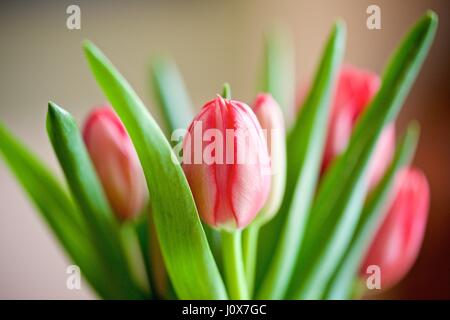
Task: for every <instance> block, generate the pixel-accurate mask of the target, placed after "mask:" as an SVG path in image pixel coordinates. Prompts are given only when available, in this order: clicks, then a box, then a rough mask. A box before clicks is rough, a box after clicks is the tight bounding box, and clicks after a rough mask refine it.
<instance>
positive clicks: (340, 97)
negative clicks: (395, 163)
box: [322, 66, 395, 188]
mask: <svg viewBox="0 0 450 320" xmlns="http://www.w3.org/2000/svg"><path fill="white" fill-rule="evenodd" d="M379 86H380V78H379V77H378V76H377V75H376V74H374V73H371V72H368V71H363V70H359V69H357V68H355V67H352V66H344V67H343V68H342V70H341V72H340V74H339V78H338V82H337V87H336V91H335V95H334V100H333V102H332V109H331V116H330V121H329V126H328V137H327V141H326V145H325V151H324V159H323V163H322V172H324V171H325V170H326V168H327V167H328V165H329V164H330V163H331V162H332V160H333V159H334V158H335V157H336V156H338V155H339V154H340V153H342V152H343V151H344V150H345V148H346V147H347V143H348V141H349V139H350V136H351V134H352V130H353V127H354V126H355V124H356V122H357V120H358V118H359V116H360V115H361V114H362V113H363V111H364V109H365V108H366V107H367V106H368V104H369V102H370V101H371V100H372V98H373V97H374V95H375V94H376V93H377V91H378V88H379ZM394 146H395V129H394V125H393V124H391V125H389V126H387V127H386V128H385V129H384V130H383V131H382V133H381V135H380V138H379V140H378V142H377V145H376V147H375V150H374V153H373V157H372V160H371V162H370V164H369V169H368V180H369V182H368V183H369V187H370V188H372V187H374V186H375V185H376V184H377V183H378V181H379V180H380V179H381V177H382V176H383V174H384V172H385V170H386V169H387V167H388V166H389V163H390V161H391V159H392V157H393V154H394Z"/></svg>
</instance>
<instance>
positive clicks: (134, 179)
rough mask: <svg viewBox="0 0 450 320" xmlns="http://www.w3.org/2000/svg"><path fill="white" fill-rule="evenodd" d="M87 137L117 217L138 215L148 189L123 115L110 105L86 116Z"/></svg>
mask: <svg viewBox="0 0 450 320" xmlns="http://www.w3.org/2000/svg"><path fill="white" fill-rule="evenodd" d="M83 138H84V141H85V144H86V147H87V150H88V152H89V155H90V157H91V160H92V162H93V164H94V167H95V169H96V171H97V174H98V177H99V179H100V182H101V183H102V185H103V189H104V191H105V193H106V196H107V198H108V200H109V203H110V205H111V207H112V209H113V210H114V212H115V213H116V215H117V217H118V218H119V219H121V220H124V219H128V218H132V217H134V216H136V215H137V214H138V213H139V212H140V211H141V210H142V209H143V207H144V205H145V203H146V201H147V198H148V191H147V187H146V184H145V178H144V173H143V171H142V167H141V164H140V162H139V159H138V156H137V154H136V150H135V149H134V146H133V144H132V142H131V140H130V137H129V136H128V133H127V132H126V130H125V127H124V126H123V124H122V122H121V121H120V119H119V117H118V116H117V115H116V114H115V113H114V111H113V110H112V109H111V108H110V107H101V108H98V109H95V110H93V111H92V112H91V113H90V114H89V116H88V118H87V119H86V122H85V125H84V129H83Z"/></svg>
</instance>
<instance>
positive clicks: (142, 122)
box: [84, 42, 227, 299]
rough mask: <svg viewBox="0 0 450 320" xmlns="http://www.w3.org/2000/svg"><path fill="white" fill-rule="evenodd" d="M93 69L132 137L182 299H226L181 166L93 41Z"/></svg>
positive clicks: (167, 261) (88, 47) (89, 46)
mask: <svg viewBox="0 0 450 320" xmlns="http://www.w3.org/2000/svg"><path fill="white" fill-rule="evenodd" d="M84 49H85V53H86V56H87V59H88V61H89V64H90V66H91V69H92V71H93V73H94V75H95V78H96V79H97V81H98V83H99V84H100V86H101V87H102V89H103V91H104V92H105V94H106V96H107V97H108V99H109V101H110V102H111V104H112V106H113V107H114V108H115V110H116V112H117V113H118V115H119V116H120V118H121V119H122V121H123V123H124V124H125V127H126V129H127V131H128V133H129V134H130V137H131V139H132V141H133V144H134V146H135V148H136V151H137V153H138V155H139V159H140V161H141V164H142V167H143V169H144V173H145V177H146V180H147V185H148V188H149V191H150V199H151V206H152V212H153V220H154V222H155V227H156V231H157V235H158V239H159V242H160V244H161V251H162V254H163V257H164V261H165V264H166V267H167V270H168V273H169V276H170V279H171V281H172V283H173V285H174V288H175V291H176V293H177V295H178V297H179V298H181V299H226V298H227V295H226V291H225V286H224V284H223V281H222V278H221V276H220V273H219V271H218V268H217V265H216V263H215V261H214V258H213V255H212V253H211V250H210V248H209V245H208V242H207V239H206V236H205V233H204V231H203V228H202V225H201V222H200V219H199V217H198V213H197V209H196V206H195V203H194V200H193V197H192V193H191V191H190V188H189V184H188V182H187V180H186V177H185V176H184V173H183V170H182V169H181V166H180V165H179V163H178V162H177V161H176V157H175V154H174V153H173V151H172V149H171V147H170V144H169V143H168V141H167V140H166V139H165V137H164V135H163V133H162V131H161V130H160V128H159V127H158V125H157V124H156V122H155V121H154V119H153V118H152V116H151V115H150V113H149V112H148V111H147V109H146V108H145V106H144V104H143V103H142V101H141V100H140V99H139V97H138V96H137V94H136V93H135V92H134V90H133V89H132V88H131V86H130V85H129V84H128V83H127V81H126V80H125V79H124V78H123V77H122V75H121V74H120V73H119V72H118V71H117V70H116V69H115V68H114V66H113V65H112V64H111V62H110V61H109V60H108V59H107V58H106V57H105V56H104V55H103V53H102V52H101V51H100V50H99V49H98V48H97V47H95V46H94V44H92V43H91V42H85V44H84Z"/></svg>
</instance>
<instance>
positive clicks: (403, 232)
mask: <svg viewBox="0 0 450 320" xmlns="http://www.w3.org/2000/svg"><path fill="white" fill-rule="evenodd" d="M394 190H395V193H394V198H393V200H392V203H391V205H390V208H389V210H388V212H387V215H386V216H385V218H384V221H383V223H382V224H381V227H380V228H379V230H378V231H377V233H376V235H375V237H374V239H373V240H372V243H371V245H370V247H369V250H368V252H367V255H366V257H365V260H364V262H363V264H362V266H361V271H360V274H361V276H362V277H364V276H367V274H366V270H367V267H368V266H370V265H377V266H379V267H380V271H381V288H382V289H387V288H389V287H392V286H394V285H395V284H396V283H398V282H399V281H400V280H401V279H402V278H403V277H404V276H405V275H406V274H407V273H408V271H409V269H410V268H411V267H412V265H413V264H414V262H415V260H416V258H417V255H418V253H419V250H420V246H421V244H422V240H423V236H424V232H425V226H426V222H427V216H428V205H429V197H430V191H429V187H428V182H427V179H426V177H425V175H424V174H423V173H422V172H421V171H419V170H417V169H414V168H407V169H403V170H402V171H400V172H399V174H398V175H397V178H396V185H395V187H394Z"/></svg>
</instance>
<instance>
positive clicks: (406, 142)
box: [324, 123, 418, 299]
mask: <svg viewBox="0 0 450 320" xmlns="http://www.w3.org/2000/svg"><path fill="white" fill-rule="evenodd" d="M417 140H418V126H417V125H416V124H415V123H414V124H412V125H410V126H409V127H408V131H407V133H406V134H405V137H404V138H403V140H402V142H401V143H400V144H399V145H398V146H397V150H396V152H395V156H394V159H393V161H392V163H391V165H390V167H389V169H388V170H387V171H386V173H385V175H384V177H383V179H382V180H381V181H380V183H379V184H378V186H377V187H376V188H375V189H374V190H373V192H372V193H371V195H370V197H369V199H368V201H367V203H366V204H365V206H364V209H363V211H362V213H361V217H360V219H359V222H358V225H357V227H356V229H355V232H354V234H353V237H352V240H351V242H350V244H349V246H348V248H347V249H346V252H345V255H344V256H343V257H342V259H341V261H340V262H339V265H338V267H337V269H336V271H335V272H334V273H333V275H332V277H331V279H330V280H329V282H328V285H327V290H326V292H325V296H324V297H325V298H327V299H345V298H348V297H349V294H350V291H351V288H352V285H353V282H354V279H355V277H356V276H357V272H358V268H359V266H360V265H361V262H362V259H363V258H364V254H365V253H366V252H367V249H368V247H369V245H370V241H371V239H373V236H374V234H375V232H376V230H378V227H379V225H380V224H381V222H382V221H383V217H384V215H385V213H386V209H387V208H386V205H387V204H388V199H389V195H390V194H391V191H392V189H393V184H394V180H395V176H396V174H397V172H398V170H399V169H400V168H402V167H404V166H406V165H407V164H408V163H409V162H410V161H411V158H412V156H413V154H414V151H415V149H416V145H417Z"/></svg>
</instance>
